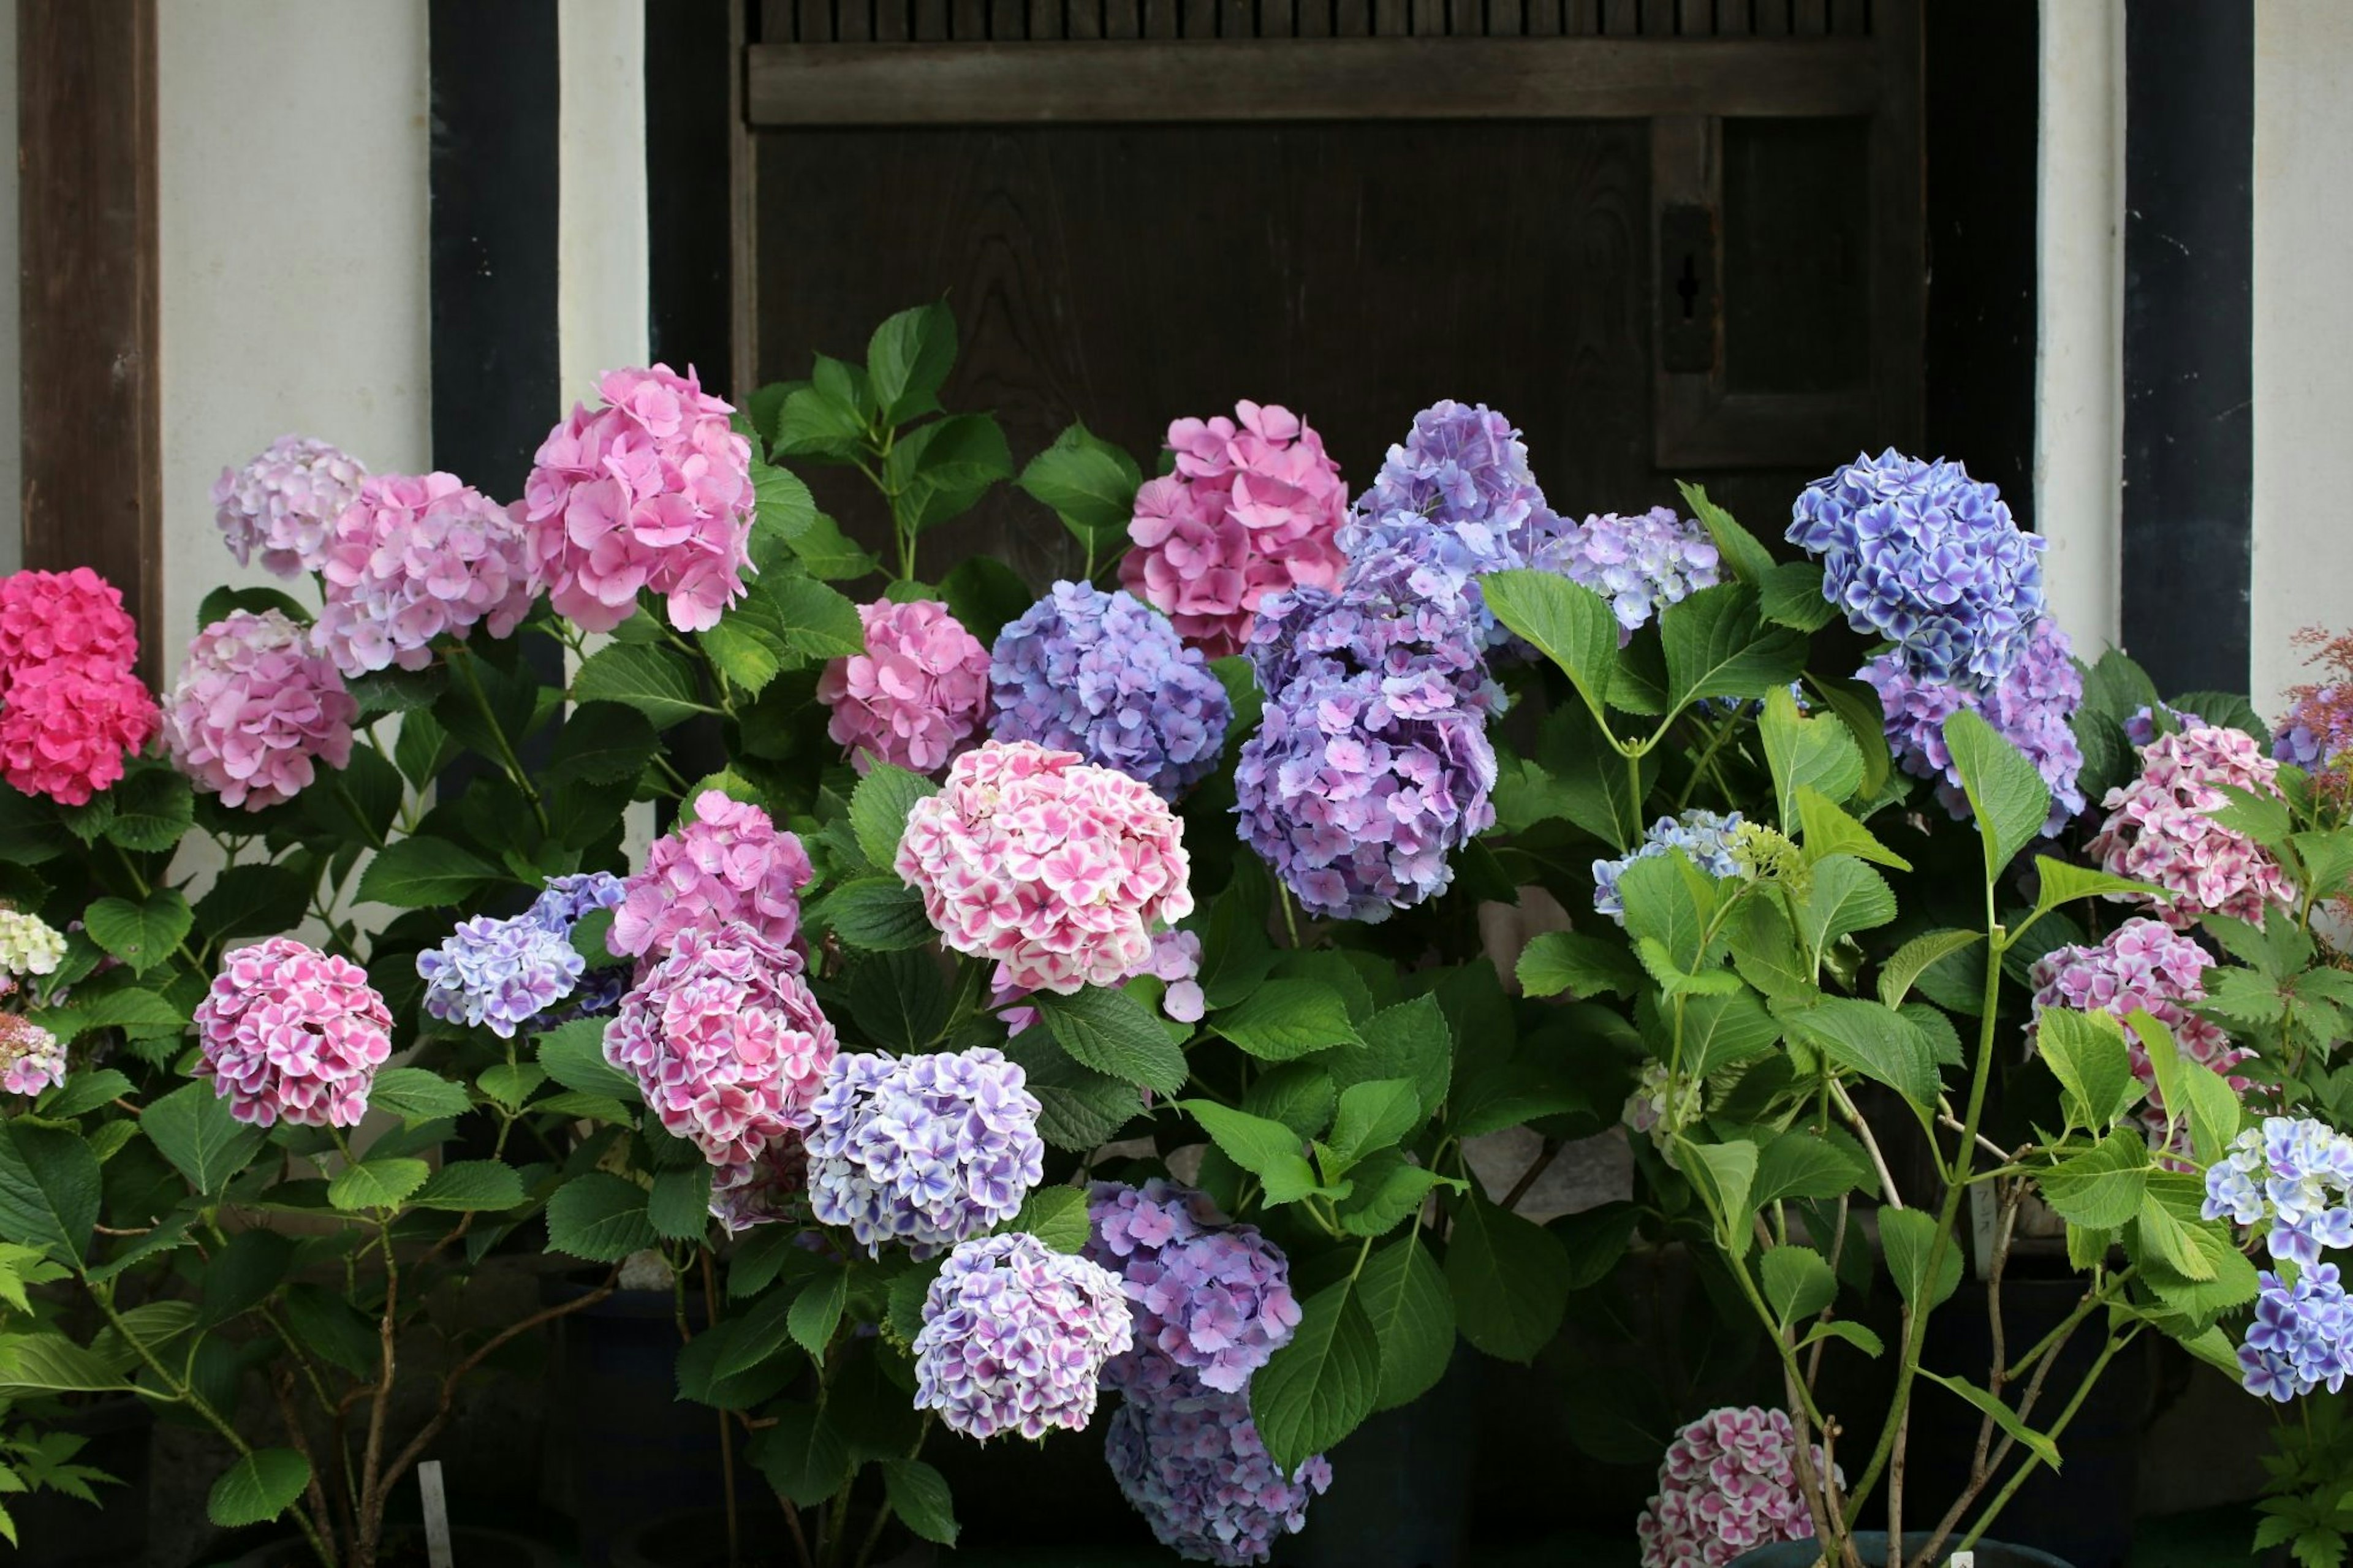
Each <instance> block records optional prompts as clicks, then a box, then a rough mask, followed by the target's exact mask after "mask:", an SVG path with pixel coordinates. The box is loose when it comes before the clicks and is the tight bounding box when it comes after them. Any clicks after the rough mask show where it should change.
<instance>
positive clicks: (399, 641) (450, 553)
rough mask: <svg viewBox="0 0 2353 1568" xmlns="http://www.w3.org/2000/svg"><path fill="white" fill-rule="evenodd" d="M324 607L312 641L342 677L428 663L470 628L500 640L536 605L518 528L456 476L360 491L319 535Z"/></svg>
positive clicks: (388, 478)
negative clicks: (323, 537) (441, 644)
mask: <svg viewBox="0 0 2353 1568" xmlns="http://www.w3.org/2000/svg"><path fill="white" fill-rule="evenodd" d="M319 575H320V578H321V579H322V582H323V584H325V593H326V605H325V607H324V608H323V609H322V610H321V611H320V613H319V625H318V628H317V630H316V632H315V633H314V634H313V635H314V636H315V637H317V639H318V644H319V647H321V648H322V650H323V651H324V652H325V653H326V654H327V656H328V657H329V658H332V659H333V660H334V661H335V668H338V669H340V670H342V671H343V673H344V674H345V675H347V676H360V675H365V674H367V673H368V672H369V671H370V670H376V669H383V668H386V667H388V666H391V665H398V666H399V667H400V668H403V669H423V668H425V667H426V666H427V665H428V664H430V663H431V662H433V649H432V643H433V639H434V638H435V637H442V636H445V635H447V636H451V637H463V636H465V635H466V633H467V632H468V631H469V630H470V629H471V628H472V626H474V624H475V623H476V622H478V621H480V622H484V623H487V624H488V625H489V626H490V628H491V636H492V637H507V636H509V635H511V634H512V632H513V631H514V629H515V627H516V626H519V625H521V624H522V618H523V616H525V615H526V614H528V613H529V612H530V610H531V604H532V600H533V599H534V598H536V597H537V596H538V595H539V578H538V576H537V575H536V574H535V573H534V571H533V567H532V565H531V563H530V562H529V561H527V560H526V559H525V552H524V549H523V533H522V526H521V524H520V523H518V522H517V521H516V519H515V517H514V516H513V515H512V511H511V510H510V509H509V508H506V507H502V506H501V505H499V504H498V503H497V502H496V501H494V500H491V499H490V498H489V497H488V496H485V495H483V494H482V493H481V492H480V490H477V489H474V488H473V486H471V485H469V484H467V483H465V482H464V481H463V480H461V479H459V478H458V476H457V475H455V474H443V473H431V474H423V475H408V474H381V475H377V476H375V477H373V478H370V479H366V480H364V481H363V482H362V483H361V485H360V493H359V496H358V499H356V500H353V502H352V504H351V505H349V506H347V507H345V508H344V509H343V513H342V515H341V516H339V517H337V518H336V519H335V522H334V526H333V528H332V529H331V530H330V531H329V532H328V535H327V543H326V549H325V552H324V553H323V554H322V557H321V559H320V562H319Z"/></svg>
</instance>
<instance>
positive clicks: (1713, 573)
mask: <svg viewBox="0 0 2353 1568" xmlns="http://www.w3.org/2000/svg"><path fill="white" fill-rule="evenodd" d="M1530 564H1532V565H1535V566H1538V567H1541V568H1543V569H1544V570H1546V571H1548V572H1557V573H1560V574H1562V575H1563V576H1565V577H1567V579H1568V580H1569V581H1570V582H1572V583H1581V584H1584V585H1585V586H1587V587H1588V588H1590V589H1592V590H1593V591H1594V592H1595V593H1597V594H1599V595H1601V596H1602V597H1603V598H1605V599H1607V600H1609V607H1610V609H1611V611H1612V612H1613V613H1615V614H1616V616H1617V617H1618V641H1619V644H1620V646H1621V647H1622V646H1624V644H1625V643H1626V642H1627V641H1628V640H1629V639H1630V638H1631V637H1633V635H1634V628H1635V627H1637V626H1641V625H1643V624H1644V623H1645V622H1647V621H1649V620H1650V618H1651V616H1655V615H1657V614H1658V613H1659V612H1660V611H1661V610H1663V609H1665V608H1666V607H1667V606H1668V605H1673V604H1680V603H1681V602H1682V601H1683V600H1685V599H1688V598H1689V597H1691V596H1692V595H1694V594H1696V593H1698V592H1699V591H1700V590H1701V589H1702V588H1713V587H1715V585H1716V584H1717V583H1718V582H1719V581H1721V578H1720V576H1719V574H1718V569H1719V567H1720V565H1721V562H1720V561H1719V560H1718V558H1717V555H1716V549H1715V540H1714V539H1712V538H1710V537H1709V536H1708V531H1707V530H1705V529H1704V528H1702V527H1701V526H1700V525H1699V524H1698V523H1696V522H1691V521H1686V520H1685V519H1683V518H1682V517H1680V516H1678V515H1677V514H1676V512H1675V509H1674V508H1672V507H1669V506H1654V507H1652V508H1651V510H1648V511H1646V512H1638V513H1636V514H1635V515H1634V516H1632V517H1620V515H1619V514H1618V513H1616V512H1614V511H1607V512H1602V513H1601V514H1599V516H1595V517H1588V518H1587V519H1586V520H1585V521H1583V522H1582V523H1580V524H1578V525H1577V527H1575V528H1573V529H1570V530H1569V531H1567V533H1564V534H1562V535H1561V536H1560V537H1559V538H1557V539H1554V540H1549V541H1547V542H1545V543H1543V544H1541V545H1539V546H1538V547H1537V548H1536V550H1535V555H1534V558H1533V560H1532V561H1531V562H1530Z"/></svg>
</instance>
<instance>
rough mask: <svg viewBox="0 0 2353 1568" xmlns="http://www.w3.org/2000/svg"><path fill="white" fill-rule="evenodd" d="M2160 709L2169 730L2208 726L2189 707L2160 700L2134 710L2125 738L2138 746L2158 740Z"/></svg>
mask: <svg viewBox="0 0 2353 1568" xmlns="http://www.w3.org/2000/svg"><path fill="white" fill-rule="evenodd" d="M2158 710H2163V711H2164V713H2165V716H2166V718H2167V719H2168V720H2170V721H2171V722H2170V723H2169V724H2168V726H2167V728H2168V730H2203V729H2204V728H2205V727H2206V721H2205V720H2203V719H2200V717H2198V715H2197V714H2195V713H2192V712H2190V711H2189V710H2188V709H2185V708H2176V707H2174V706H2173V705H2172V704H2170V703H2166V702H2160V703H2158V704H2157V705H2156V707H2154V708H2151V707H2147V706H2144V707H2140V708H2136V709H2134V710H2133V715H2132V717H2131V718H2129V719H2127V720H2126V721H2125V739H2126V740H2127V741H2130V742H2132V743H2133V744H2134V745H2136V746H2146V745H2147V744H2148V743H2149V742H2151V741H2154V740H2156V739H2157V715H2158ZM2272 754H2273V755H2274V756H2278V755H2279V751H2278V746H2277V742H2274V746H2273V752H2272ZM2281 760H2282V761H2287V760H2289V759H2286V758H2282V759H2281Z"/></svg>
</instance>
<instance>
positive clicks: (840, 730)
mask: <svg viewBox="0 0 2353 1568" xmlns="http://www.w3.org/2000/svg"><path fill="white" fill-rule="evenodd" d="M858 619H859V621H860V624H861V625H863V626H864V627H865V628H866V651H865V652H864V653H861V654H859V655H857V656H855V657H854V658H837V659H835V660H834V661H833V662H832V663H830V664H828V665H827V666H826V667H825V673H824V674H823V675H822V676H820V677H818V683H817V697H818V701H820V702H822V703H824V704H825V705H826V708H827V709H828V711H829V712H830V714H831V717H829V718H828V720H827V721H826V726H825V732H826V733H827V734H828V735H830V736H832V737H833V739H834V741H835V742H836V743H838V744H839V745H840V746H842V747H844V748H845V749H847V750H848V751H849V761H850V764H851V765H852V766H853V767H855V768H857V770H858V771H859V772H860V773H865V772H867V771H868V770H869V769H871V767H873V765H874V764H875V763H877V762H884V763H890V764H891V765H892V767H897V768H905V769H906V770H907V771H908V772H909V773H937V772H939V771H940V770H941V769H942V768H944V767H945V766H947V765H948V760H949V759H950V758H952V757H954V756H955V754H956V753H957V752H960V751H962V750H964V749H965V744H966V743H967V742H970V741H971V739H972V738H973V736H974V735H976V734H977V733H979V731H980V727H981V724H982V721H984V720H985V718H986V717H987V709H988V650H987V648H985V647H981V646H980V639H979V638H978V637H975V636H973V635H972V634H971V633H970V632H968V631H966V630H965V629H964V626H963V623H961V622H959V621H958V620H957V619H956V618H955V616H952V615H950V614H949V613H948V607H947V606H946V605H943V604H940V603H937V602H936V601H934V600H931V599H918V600H915V601H913V603H910V604H904V605H894V604H892V602H891V601H890V600H888V599H877V600H876V601H875V602H874V603H872V604H871V605H859V606H858Z"/></svg>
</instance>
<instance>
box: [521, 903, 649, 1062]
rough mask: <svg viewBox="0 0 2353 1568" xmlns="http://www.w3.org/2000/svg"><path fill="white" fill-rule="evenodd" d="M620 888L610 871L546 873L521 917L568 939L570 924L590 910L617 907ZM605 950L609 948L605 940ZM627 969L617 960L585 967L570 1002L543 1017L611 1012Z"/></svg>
mask: <svg viewBox="0 0 2353 1568" xmlns="http://www.w3.org/2000/svg"><path fill="white" fill-rule="evenodd" d="M624 889H625V884H624V883H623V882H622V880H621V879H620V878H618V877H616V876H615V875H613V873H612V872H610V871H575V872H574V873H572V874H571V875H570V876H565V877H550V878H549V879H547V886H546V888H545V889H543V890H542V892H541V893H540V895H539V897H537V898H536V899H533V900H532V901H531V908H530V909H528V910H524V911H523V918H524V919H525V920H529V921H537V922H538V923H539V924H541V925H543V926H544V927H546V928H547V929H548V930H549V931H554V932H555V933H556V934H557V935H558V936H561V937H562V938H563V939H564V940H565V942H571V940H572V928H573V927H574V926H575V925H577V924H579V923H580V920H581V917H583V916H584V915H586V914H587V913H588V912H589V911H590V910H618V909H619V908H620V907H621V898H622V894H623V892H624ZM606 951H607V952H611V951H612V946H611V944H610V943H609V942H608V943H607V944H606ZM627 989H628V970H627V969H626V968H625V967H623V966H620V965H617V964H615V965H605V966H601V967H598V968H596V969H591V970H589V971H587V972H586V973H584V974H582V975H581V976H580V977H579V978H578V979H577V980H575V982H574V983H573V991H572V996H571V1005H569V1006H567V1007H565V1009H564V1011H563V1012H561V1013H558V1014H554V1015H553V1016H550V1017H549V1019H548V1020H547V1021H548V1022H549V1023H552V1024H553V1023H561V1022H564V1021H565V1020H566V1019H569V1018H586V1017H592V1016H596V1015H597V1014H600V1013H609V1012H611V1011H612V1010H613V1009H614V1008H615V1007H617V1006H618V1005H620V1002H621V993H622V992H624V991H626V990H627Z"/></svg>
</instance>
